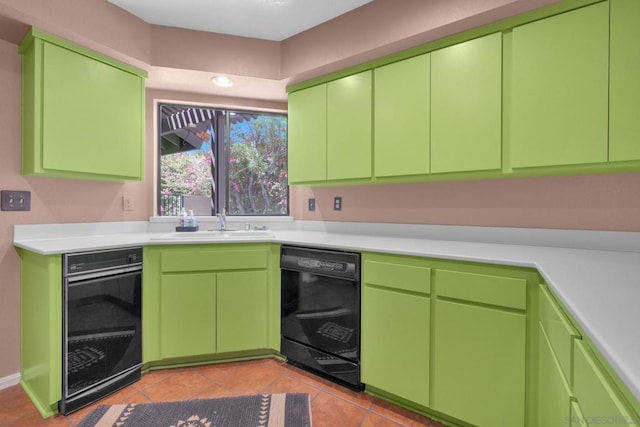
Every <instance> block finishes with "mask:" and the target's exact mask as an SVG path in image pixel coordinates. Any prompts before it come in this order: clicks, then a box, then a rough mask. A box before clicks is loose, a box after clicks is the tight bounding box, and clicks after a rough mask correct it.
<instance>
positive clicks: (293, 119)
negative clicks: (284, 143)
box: [288, 84, 327, 184]
mask: <svg viewBox="0 0 640 427" xmlns="http://www.w3.org/2000/svg"><path fill="white" fill-rule="evenodd" d="M288 122H289V135H288V144H289V146H288V153H289V154H288V156H289V183H290V184H295V183H301V182H314V181H325V180H326V179H327V85H326V84H323V85H319V86H314V87H310V88H308V89H303V90H300V91H297V92H293V93H290V94H289V120H288Z"/></svg>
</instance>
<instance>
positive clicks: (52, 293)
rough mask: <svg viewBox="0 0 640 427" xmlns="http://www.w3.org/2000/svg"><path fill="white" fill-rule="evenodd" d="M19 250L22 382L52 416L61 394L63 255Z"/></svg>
mask: <svg viewBox="0 0 640 427" xmlns="http://www.w3.org/2000/svg"><path fill="white" fill-rule="evenodd" d="M18 253H19V255H20V385H21V386H22V388H23V389H24V391H25V392H26V393H27V395H28V396H29V398H30V399H31V401H32V402H33V403H34V405H35V407H36V409H37V410H38V412H39V413H40V415H42V417H49V416H51V415H53V414H55V413H57V412H58V401H59V400H60V399H61V397H62V256H61V255H38V254H36V253H33V252H29V251H26V250H22V249H20V250H19V251H18Z"/></svg>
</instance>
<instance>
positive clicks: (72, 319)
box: [59, 247, 142, 414]
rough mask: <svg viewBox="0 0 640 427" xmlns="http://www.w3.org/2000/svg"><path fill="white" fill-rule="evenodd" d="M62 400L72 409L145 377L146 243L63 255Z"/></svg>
mask: <svg viewBox="0 0 640 427" xmlns="http://www.w3.org/2000/svg"><path fill="white" fill-rule="evenodd" d="M63 268H64V270H63V304H64V307H63V343H62V350H63V354H62V365H63V370H62V388H63V390H62V400H61V401H60V404H59V407H60V412H62V413H63V414H68V413H70V412H73V411H75V410H78V409H80V408H82V407H83V406H86V405H88V404H90V403H92V402H95V401H96V400H98V399H100V398H102V397H104V396H106V395H107V394H109V393H112V392H114V391H116V390H119V389H120V388H122V387H124V386H126V385H127V384H130V383H132V382H134V381H136V380H138V379H140V373H141V368H142V327H141V297H142V295H141V292H142V248H139V247H136V248H127V249H117V250H106V251H97V252H83V253H74V254H68V255H65V256H64V258H63Z"/></svg>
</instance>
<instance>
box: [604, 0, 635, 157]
mask: <svg viewBox="0 0 640 427" xmlns="http://www.w3.org/2000/svg"><path fill="white" fill-rule="evenodd" d="M610 5H611V9H610V10H611V30H610V38H611V40H610V49H611V52H610V62H609V72H610V81H609V91H610V92H609V97H610V100H609V160H610V161H622V160H638V159H640V119H639V116H640V49H638V40H640V2H639V1H637V0H615V1H611V2H610Z"/></svg>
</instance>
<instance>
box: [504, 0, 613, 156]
mask: <svg viewBox="0 0 640 427" xmlns="http://www.w3.org/2000/svg"><path fill="white" fill-rule="evenodd" d="M608 12H609V5H608V2H603V3H598V4H594V5H591V6H587V7H583V8H581V9H576V10H574V11H570V12H565V13H562V14H560V15H556V16H553V17H550V18H546V19H542V20H539V21H535V22H532V23H530V24H525V25H522V26H519V27H516V28H514V29H513V45H512V70H511V72H512V76H511V81H512V88H511V99H510V103H509V104H510V108H511V109H510V111H509V116H510V123H509V127H510V133H511V141H510V147H511V148H510V149H511V155H512V157H511V163H512V166H513V167H514V168H523V167H537V166H557V165H571V164H588V163H598V162H606V161H607V158H608V153H607V152H608V149H607V144H608V99H609V94H608V86H609V84H608V80H609V67H608V63H609V43H608V41H609V14H608Z"/></svg>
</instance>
